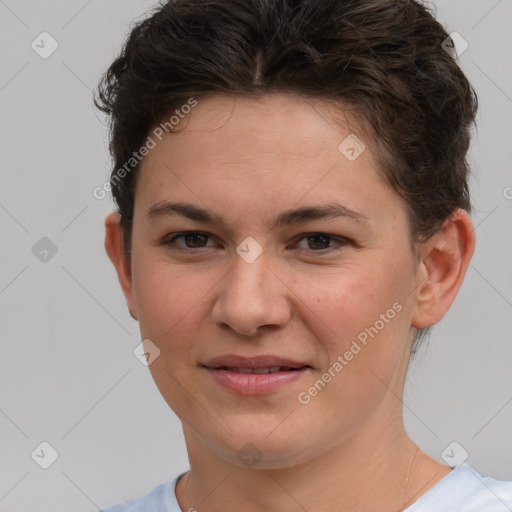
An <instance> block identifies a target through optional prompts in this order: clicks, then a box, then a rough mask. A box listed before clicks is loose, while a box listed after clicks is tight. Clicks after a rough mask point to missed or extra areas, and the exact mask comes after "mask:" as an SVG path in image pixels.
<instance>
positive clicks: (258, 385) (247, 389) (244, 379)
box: [201, 354, 311, 395]
mask: <svg viewBox="0 0 512 512" xmlns="http://www.w3.org/2000/svg"><path fill="white" fill-rule="evenodd" d="M201 366H203V367H204V368H205V369H206V370H207V371H208V373H209V374H210V375H211V376H212V377H213V379H214V380H215V382H217V383H218V384H220V385H221V386H223V387H224V388H226V389H228V390H230V391H232V392H234V393H237V394H240V395H266V394H270V393H273V392H274V391H277V390H279V389H281V388H283V387H284V386H286V385H288V384H291V383H292V382H295V381H296V380H298V379H300V378H301V377H302V376H303V375H304V373H305V372H307V371H308V370H309V369H310V368H311V367H310V366H309V365H306V364H305V363H301V362H298V361H293V360H291V359H286V358H282V357H277V356H271V355H262V356H257V357H244V356H238V355H235V354H229V355H225V356H220V357H216V358H213V359H210V360H209V361H207V362H206V363H205V364H203V365H201ZM277 366H284V367H290V368H297V370H286V371H277V372H274V373H262V374H255V373H238V372H236V371H232V370H230V368H253V369H258V368H271V367H277Z"/></svg>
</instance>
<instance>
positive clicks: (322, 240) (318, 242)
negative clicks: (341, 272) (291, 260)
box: [300, 233, 349, 252]
mask: <svg viewBox="0 0 512 512" xmlns="http://www.w3.org/2000/svg"><path fill="white" fill-rule="evenodd" d="M300 240H306V242H307V247H302V248H301V249H305V250H311V251H314V252H320V251H325V250H327V249H336V245H338V246H344V245H347V244H348V243H349V242H348V240H346V239H344V238H340V237H335V236H332V235H328V234H326V233H309V234H307V235H304V236H303V237H301V238H300ZM333 241H334V242H336V245H330V244H331V242H333Z"/></svg>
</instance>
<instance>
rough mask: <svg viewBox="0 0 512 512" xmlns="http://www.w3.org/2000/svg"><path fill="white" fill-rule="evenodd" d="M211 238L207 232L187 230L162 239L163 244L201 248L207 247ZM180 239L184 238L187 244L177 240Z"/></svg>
mask: <svg viewBox="0 0 512 512" xmlns="http://www.w3.org/2000/svg"><path fill="white" fill-rule="evenodd" d="M209 238H210V236H209V235H207V234H206V233H200V232H199V231H187V232H183V233H176V234H175V235H174V236H172V237H171V238H166V239H164V240H163V241H162V245H169V246H173V245H177V247H178V249H183V250H187V249H201V248H202V247H207V246H206V243H207V241H208V239H209ZM178 239H183V241H184V242H185V246H183V245H181V244H177V243H176V241H177V240H178Z"/></svg>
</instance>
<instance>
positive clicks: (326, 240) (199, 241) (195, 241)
mask: <svg viewBox="0 0 512 512" xmlns="http://www.w3.org/2000/svg"><path fill="white" fill-rule="evenodd" d="M179 239H180V240H181V239H182V240H183V241H184V242H185V247H183V246H182V245H178V244H177V241H178V240H179ZM209 239H210V240H211V237H210V235H207V234H206V233H202V232H200V231H184V232H181V233H175V234H174V236H172V237H171V238H166V239H164V240H163V241H162V245H166V246H173V245H175V246H177V248H178V250H183V251H190V250H193V249H201V248H205V247H212V246H211V245H210V246H207V245H206V244H207V243H208V240H209ZM302 240H306V242H307V244H308V247H307V248H300V250H311V251H313V252H320V251H325V250H326V249H332V248H333V247H334V246H333V245H331V242H332V241H337V245H338V246H340V247H341V246H344V245H347V244H348V243H349V241H348V240H347V239H345V238H341V237H336V236H332V235H328V234H326V233H308V234H306V235H303V236H301V237H300V238H299V239H298V241H302ZM340 247H338V248H340Z"/></svg>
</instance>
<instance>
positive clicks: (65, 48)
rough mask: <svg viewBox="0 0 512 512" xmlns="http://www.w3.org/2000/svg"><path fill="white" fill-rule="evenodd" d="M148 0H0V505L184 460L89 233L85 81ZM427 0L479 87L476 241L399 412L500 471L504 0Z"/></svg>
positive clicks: (126, 493) (506, 310) (101, 487)
mask: <svg viewBox="0 0 512 512" xmlns="http://www.w3.org/2000/svg"><path fill="white" fill-rule="evenodd" d="M154 4H155V2H154V1H143V0H108V1H105V0H103V1H100V0H89V1H84V0H67V1H66V2H64V1H60V2H59V1H56V0H47V1H45V2H41V1H36V0H18V1H16V0H5V1H1V0H0V20H1V21H0V23H1V30H0V40H1V48H2V57H1V76H0V108H1V125H0V129H1V134H0V140H1V144H2V151H1V156H0V158H1V166H0V168H1V188H0V226H1V236H2V238H1V239H2V243H1V251H0V312H1V313H0V329H1V331H0V332H1V333H2V336H1V338H2V341H1V343H2V345H1V358H0V390H1V394H0V429H1V433H2V435H1V438H0V439H1V440H0V446H1V455H0V510H1V511H4V512H17V511H23V512H27V511H50V510H51V511H52V512H61V511H69V510H76V511H77V510H83V511H91V512H92V511H95V510H97V509H99V508H101V507H106V506H107V505H111V504H114V503H118V502H121V501H123V500H125V499H129V498H135V497H139V496H141V495H143V494H145V493H146V492H148V491H149V490H151V489H152V488H153V487H155V486H156V485H158V484H160V483H163V482H165V481H168V480H171V479H172V478H174V477H175V476H177V474H178V473H179V472H182V471H185V470H186V469H188V461H187V457H186V451H185V447H184V442H183V437H182V433H181V427H180V423H179V421H178V419H177V418H176V417H175V415H174V414H173V413H172V411H171V410H170V409H169V408H168V407H167V405H166V404H165V402H164V401H163V399H162V398H161V396H160V394H159V392H158V390H157V388H156V386H155V384H154V383H153V381H152V379H151V376H150V374H149V370H148V369H147V368H146V367H145V366H143V365H142V364H141V363H140V362H139V361H138V360H137V359H136V358H135V357H134V355H133V353H132V351H133V349H134V348H135V347H136V346H137V345H138V344H139V342H140V338H139V331H138V324H137V323H136V322H135V321H134V320H132V318H131V317H130V316H129V314H128V311H127V308H126V306H125V301H124V297H123V295H122V293H121V289H120V287H119V285H118V282H117V276H116V274H115V272H114V269H113V267H112V266H111V264H110V261H109V260H108V259H107V256H106V254H105V252H104V248H103V236H104V228H103V219H104V217H105V216H106V214H107V213H108V212H109V211H111V209H112V203H111V199H110V198H109V197H108V198H106V199H103V200H101V201H100V200H96V199H95V198H94V197H93V195H92V190H93V189H94V187H97V186H101V185H102V184H103V183H104V181H105V180H106V179H107V177H108V173H109V171H110V160H109V155H108V153H107V133H106V128H105V126H104V124H103V118H102V117H101V115H100V114H99V113H97V112H95V110H94V108H93V106H92V94H91V92H92V89H93V88H94V87H95V86H96V83H97V81H98V79H99V77H100V75H101V74H102V72H103V71H104V70H105V69H106V67H107V66H108V64H109V63H110V62H111V60H112V59H113V57H114V55H115V54H116V53H117V51H118V50H119V49H120V47H121V44H122V42H123V41H124V39H125V37H126V35H127V32H128V30H129V27H130V24H131V23H132V22H134V21H135V20H137V19H139V18H140V17H141V16H143V14H144V13H145V12H146V11H147V10H148V9H149V8H150V7H152V6H153V5H154ZM435 4H436V5H437V8H438V19H439V20H440V21H441V22H442V23H444V24H445V25H446V26H447V28H448V31H449V32H451V31H457V32H459V33H460V34H461V35H462V36H463V37H464V39H465V40H467V42H468V43H469V48H468V49H467V50H466V51H465V52H464V53H463V54H462V55H461V56H460V62H461V65H462V67H463V69H464V70H465V71H466V73H467V75H468V76H469V78H470V80H471V81H472V83H473V84H474V86H475V88H476V89H477V91H478V94H479V98H480V114H479V117H478V131H477V133H476V134H475V137H474V141H473V146H472V149H471V152H470V159H471V163H472V167H473V169H474V177H473V179H472V183H471V186H472V191H473V198H474V204H475V213H474V215H473V221H474V224H475V226H476V236H477V249H476V253H475V255H474V258H473V260H472V263H471V266H470V268H469V270H468V273H467V276H466V280H465V282H464V284H463V286H462V289H461V291H460V293H459V296H458V297H457V299H456V301H455V303H454V305H453V306H452V308H451V310H450V311H449V312H448V314H447V315H446V317H445V318H444V319H443V321H442V322H441V323H440V324H439V325H438V326H436V327H435V329H434V331H433V335H432V338H431V340H430V343H429V348H428V349H426V350H422V351H421V352H420V354H419V355H418V357H417V360H416V361H414V362H413V363H412V364H411V367H410V372H409V375H408V381H407V386H406V393H405V398H404V414H405V421H406V426H407V428H408V430H409V432H410V434H411V436H412V437H413V439H414V440H415V441H416V442H417V443H418V444H419V446H420V447H421V448H422V449H423V450H425V451H426V452H427V453H429V454H431V455H432V456H433V457H435V458H437V459H438V460H442V458H441V454H442V453H443V450H444V449H445V448H446V447H447V446H448V445H449V444H450V443H452V442H453V441H457V442H458V443H459V445H460V447H462V448H463V449H465V450H466V451H467V452H468V454H469V458H468V459H467V462H468V463H469V464H470V465H472V466H473V467H474V468H475V469H477V470H478V471H479V472H481V473H484V474H487V475H490V476H493V477H495V478H499V479H508V480H512V456H511V455H512V435H511V432H512V428H511V427H512V372H511V361H512V340H511V333H512V287H511V284H512V279H511V276H512V271H511V261H512V260H511V254H512V240H511V239H512V231H511V229H510V226H511V222H510V220H511V214H512V200H511V199H507V197H506V196H507V193H506V191H507V190H508V191H510V192H512V189H507V187H512V175H511V172H510V164H511V161H512V158H511V156H512V155H511V147H512V141H511V138H510V137H511V134H512V133H511V121H510V119H511V117H512V73H511V68H510V53H511V50H512V34H511V31H510V19H512V2H511V0H499V1H497V0H474V1H469V0H450V1H447V0H444V1H438V2H435ZM43 31H47V32H49V33H50V34H51V36H52V37H53V38H54V39H55V40H56V41H57V42H58V45H59V46H58V49H57V50H56V51H55V52H54V53H53V54H52V55H51V56H50V57H48V58H47V59H42V58H41V57H40V56H39V55H38V54H37V53H36V52H35V51H34V50H33V49H32V48H31V43H32V41H33V40H36V43H37V41H40V39H38V36H39V34H40V33H41V32H43ZM39 44H40V46H41V43H39ZM45 48H46V49H48V48H49V44H48V41H47V42H46V43H45ZM511 196H512V193H509V194H508V197H511ZM43 237H47V238H48V239H49V240H51V242H52V243H53V244H54V245H55V247H56V248H57V252H56V254H55V255H53V256H52V253H51V252H50V253H48V255H47V256H46V260H47V261H41V260H40V258H42V257H44V253H41V252H39V253H38V251H37V250H34V252H36V254H38V256H39V257H36V254H34V252H33V249H32V248H33V247H34V245H36V244H37V243H38V241H39V240H40V239H41V238H43ZM39 243H40V244H44V243H48V242H44V241H43V242H39ZM37 248H39V251H41V250H42V249H41V247H39V246H36V249H37ZM43 248H44V247H43ZM43 441H46V442H48V443H50V444H51V445H52V446H53V447H54V449H55V450H56V451H57V452H58V455H59V456H58V458H57V460H56V461H55V462H54V463H53V464H52V465H51V466H50V467H49V468H48V469H42V468H41V467H40V466H39V465H38V464H36V462H35V461H34V460H33V459H32V457H31V453H32V452H33V451H34V450H35V449H36V448H37V447H38V446H39V445H40V443H41V442H43ZM460 447H459V446H458V445H457V446H456V447H455V448H456V449H455V454H456V455H457V456H460V454H461V453H462V452H461V450H462V448H460ZM38 453H39V454H40V460H42V459H44V458H45V457H48V453H49V452H48V450H46V451H45V450H44V449H43V452H41V451H39V452H38ZM41 454H44V455H41ZM34 457H35V458H36V459H37V457H36V456H34Z"/></svg>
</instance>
